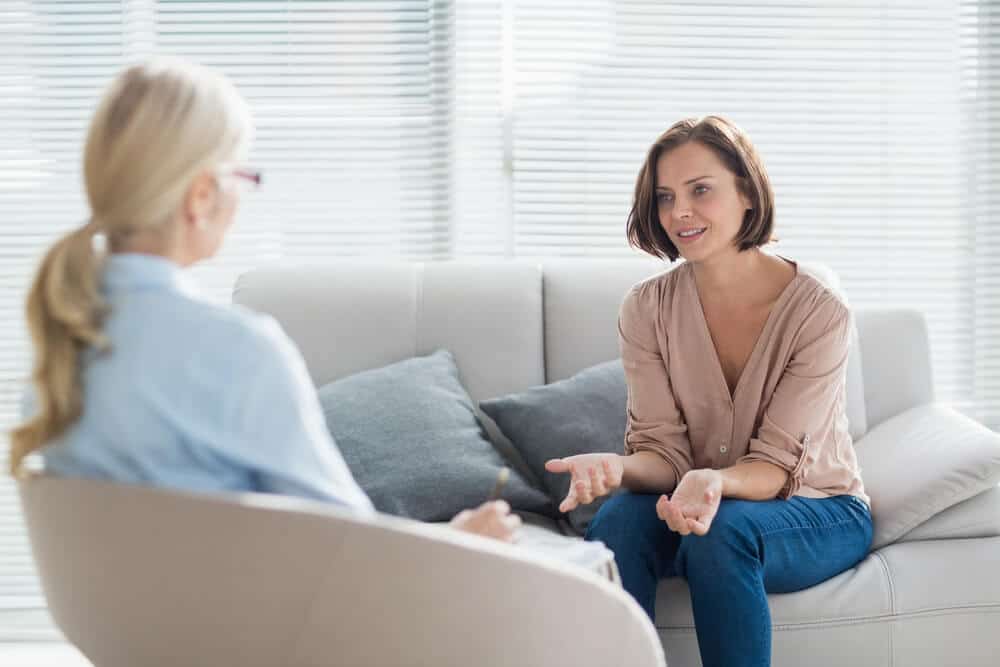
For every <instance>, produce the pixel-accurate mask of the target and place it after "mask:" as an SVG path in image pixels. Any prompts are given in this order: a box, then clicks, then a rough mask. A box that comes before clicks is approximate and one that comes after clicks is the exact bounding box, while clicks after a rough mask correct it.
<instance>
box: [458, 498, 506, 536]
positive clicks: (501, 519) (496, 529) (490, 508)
mask: <svg viewBox="0 0 1000 667" xmlns="http://www.w3.org/2000/svg"><path fill="white" fill-rule="evenodd" d="M451 527H452V528H456V529H458V530H461V531H464V532H466V533H472V534H473V535H479V536H481V537H491V538H493V539H494V540H500V541H501V542H513V541H514V540H515V539H516V538H517V529H518V528H520V527H521V517H519V516H518V515H516V514H511V512H510V505H508V504H507V501H505V500H492V501H489V502H486V503H483V504H482V505H480V506H479V507H477V508H475V509H471V510H463V511H461V512H459V513H458V514H456V515H455V518H453V519H452V520H451Z"/></svg>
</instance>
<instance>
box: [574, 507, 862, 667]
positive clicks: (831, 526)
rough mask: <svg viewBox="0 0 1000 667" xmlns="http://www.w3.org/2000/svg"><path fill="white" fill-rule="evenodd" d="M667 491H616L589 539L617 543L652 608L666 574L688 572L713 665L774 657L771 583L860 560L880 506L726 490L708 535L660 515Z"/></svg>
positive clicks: (804, 581)
mask: <svg viewBox="0 0 1000 667" xmlns="http://www.w3.org/2000/svg"><path fill="white" fill-rule="evenodd" d="M658 498H659V495H646V494H635V493H628V492H625V493H622V494H620V495H617V496H615V497H613V498H611V499H610V500H608V501H607V502H605V503H604V505H602V506H601V509H600V510H599V511H598V513H597V516H595V517H594V520H593V521H591V523H590V528H589V529H588V531H587V537H586V539H588V540H600V541H602V542H604V543H605V544H606V545H607V546H608V548H609V549H611V551H613V552H614V554H615V562H616V563H617V564H618V570H619V572H620V574H621V578H622V585H623V586H624V587H625V590H627V591H628V592H629V593H631V594H632V596H633V597H634V598H635V599H636V600H637V601H638V602H639V604H640V605H642V608H643V609H645V610H646V613H647V614H649V617H650V618H654V604H655V601H656V587H657V582H659V580H660V579H662V578H664V577H675V576H680V577H684V578H685V579H686V580H687V583H688V588H689V589H690V591H691V607H692V609H693V610H694V623H695V631H696V633H697V636H698V648H699V649H700V651H701V661H702V664H703V666H704V667H723V666H724V667H737V666H739V667H743V666H746V667H758V666H766V665H770V664H771V612H770V609H769V608H768V606H767V593H791V592H793V591H798V590H802V589H803V588H808V587H810V586H814V585H816V584H818V583H820V582H822V581H825V580H826V579H829V578H830V577H833V576H834V575H836V574H839V573H841V572H843V571H844V570H847V569H849V568H851V567H852V566H854V565H855V564H857V563H858V562H859V561H860V560H861V559H862V558H864V557H865V555H867V553H868V549H869V547H870V546H871V541H872V519H871V513H870V512H869V511H868V506H867V505H865V503H864V502H863V501H861V500H859V499H857V498H855V497H854V496H847V495H844V496H834V497H832V498H819V499H814V498H802V497H798V496H796V497H794V498H790V499H789V500H765V501H753V500H738V499H734V498H725V499H723V500H722V502H721V503H720V505H719V512H718V514H716V516H715V520H714V521H713V522H712V525H711V527H710V528H709V531H708V533H707V534H706V535H703V536H700V537H699V536H697V535H685V536H681V535H679V534H677V533H675V532H673V531H672V530H670V528H668V527H667V524H666V523H664V522H663V521H662V520H660V518H659V517H657V516H656V501H657V499H658Z"/></svg>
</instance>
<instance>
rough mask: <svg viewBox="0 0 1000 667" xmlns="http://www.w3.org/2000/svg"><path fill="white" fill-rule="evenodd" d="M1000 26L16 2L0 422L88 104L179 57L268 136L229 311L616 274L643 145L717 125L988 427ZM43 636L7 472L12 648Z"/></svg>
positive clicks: (866, 4)
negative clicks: (403, 277)
mask: <svg viewBox="0 0 1000 667" xmlns="http://www.w3.org/2000/svg"><path fill="white" fill-rule="evenodd" d="M998 4H1000V3H998V2H996V0H980V1H978V2H977V1H974V0H926V1H925V2H921V3H913V2H901V1H885V2H878V1H876V0H808V1H805V0H804V1H802V2H787V0H785V1H783V2H770V1H760V2H749V1H745V0H730V1H729V2H714V1H712V0H708V1H699V2H688V1H675V2H669V3H666V2H655V1H647V2H638V1H613V0H606V1H598V0H576V1H574V2H572V3H569V2H556V1H552V0H549V1H546V0H532V1H529V0H492V1H487V0H483V1H475V0H451V1H445V0H440V1H435V0H411V1H406V0H397V1H387V0H381V1H380V0H372V1H367V0H355V1H347V2H331V1H326V0H322V1H321V0H316V1H305V0H303V1H291V0H289V1H285V2H282V1H266V0H260V1H256V2H239V1H229V2H227V1H215V2H212V1H204V2H194V1H172V2H171V1H166V0H160V1H156V0H119V1H116V2H111V1H98V0H94V1H91V0H80V1H74V0H35V1H29V0H6V1H5V2H3V3H0V248H2V252H3V259H4V261H3V262H2V263H0V333H2V338H0V420H2V423H3V424H4V425H5V427H9V425H10V424H12V423H14V420H15V415H16V406H17V401H18V396H19V394H20V391H21V388H22V386H23V384H22V382H23V379H24V377H25V375H26V373H27V370H28V358H29V352H30V351H29V347H28V344H27V339H26V332H25V330H24V326H23V318H22V310H23V299H24V291H25V288H26V287H27V285H28V282H29V280H30V278H31V273H32V271H33V269H34V267H35V265H36V264H37V261H38V259H39V257H40V254H41V252H42V251H43V249H44V248H45V247H46V246H47V245H48V244H49V243H50V242H51V241H52V240H53V239H54V238H55V237H56V236H57V235H58V234H60V233H63V232H65V231H66V230H68V229H69V228H71V227H72V226H75V225H77V224H80V223H81V222H82V221H83V219H84V217H85V216H86V208H85V202H84V198H83V195H82V192H81V178H80V156H81V149H82V140H83V136H84V132H85V128H86V123H87V121H88V119H89V116H90V114H91V112H92V109H93V107H94V105H95V103H96V101H97V98H98V96H99V94H100V92H101V90H102V89H103V88H104V86H105V85H106V84H107V82H108V81H109V80H110V78H111V77H112V76H113V75H114V74H115V73H116V72H117V71H118V70H119V69H120V68H121V67H122V66H124V65H125V64H128V63H131V62H135V61H137V60H140V59H142V58H144V57H146V56H148V55H151V54H155V53H171V54H177V55H182V56H186V57H189V58H192V59H195V60H198V61H200V62H203V63H205V64H208V65H211V66H214V67H217V68H219V69H221V70H222V71H224V72H226V73H227V74H228V75H230V76H231V77H232V78H233V79H234V81H235V82H236V83H237V85H238V86H239V87H240V89H241V90H242V92H243V94H244V95H245V96H246V97H247V99H248V100H249V102H250V104H251V106H252V108H253V110H254V113H255V117H256V123H257V141H256V144H255V147H254V150H253V153H252V156H251V160H252V161H253V162H254V164H255V165H256V166H259V167H261V168H262V169H263V170H264V172H265V183H264V187H263V189H262V190H261V191H260V192H258V193H255V194H253V195H252V196H250V197H247V198H245V199H244V205H243V208H242V210H241V212H240V214H239V216H238V220H237V224H236V226H235V228H234V232H233V234H232V236H231V237H230V239H229V241H228V242H227V245H226V247H225V249H224V251H223V253H222V254H221V255H220V257H218V258H217V259H216V260H214V261H213V262H212V263H210V264H208V265H206V266H204V267H199V268H198V269H197V272H198V274H199V278H200V279H201V281H202V282H203V283H205V284H207V285H208V286H209V287H210V289H212V290H213V291H214V292H215V293H216V294H217V295H218V296H219V297H220V298H226V295H227V292H228V289H229V287H230V286H231V284H232V281H233V279H234V278H235V276H236V275H237V274H238V273H239V272H241V271H243V270H246V269H248V268H251V267H253V266H255V265H257V264H260V263H263V262H268V261H273V260H276V259H289V260H310V261H316V260H324V259H328V258H332V257H338V256H347V255H370V256H374V255H390V256H397V257H406V258H412V259H421V260H434V259H447V258H453V257H475V256H499V257H548V256H628V255H630V254H633V252H634V251H631V250H629V249H628V248H627V246H626V244H625V239H624V229H625V218H626V214H627V212H628V208H629V204H630V198H631V195H632V189H633V185H634V178H635V175H636V173H637V171H638V169H639V167H640V165H641V163H642V159H643V157H644V154H645V151H646V149H647V148H648V146H649V144H650V142H651V141H652V140H653V139H654V138H655V137H656V136H657V135H658V134H659V133H660V132H662V131H663V130H665V129H666V128H667V127H668V126H669V125H670V124H671V123H672V122H674V121H675V120H677V119H679V118H681V117H684V116H691V115H701V114H705V113H721V114H724V115H727V116H730V117H732V118H733V119H734V120H736V121H737V122H738V123H739V124H740V125H742V126H743V127H744V128H745V129H746V130H747V131H748V132H749V134H750V136H751V138H752V139H753V140H754V142H755V144H756V145H757V147H758V149H759V150H760V152H761V154H762V156H763V158H764V160H765V163H766V165H767V167H768V170H769V172H770V174H771V177H772V181H773V184H774V187H775V190H776V192H777V207H778V209H777V210H778V217H777V220H778V227H777V232H778V235H779V236H780V237H781V239H782V240H781V242H780V243H779V244H778V246H776V248H775V249H776V251H778V252H781V253H785V254H788V255H790V256H793V257H797V258H800V259H804V260H814V261H821V262H824V263H827V264H829V265H830V266H831V267H833V268H834V269H835V270H836V271H837V272H838V273H839V274H840V276H841V278H842V280H843V283H844V286H845V287H846V289H847V291H848V295H849V297H850V298H851V300H852V303H853V304H854V305H856V306H882V305H894V306H909V307H916V308H919V309H920V310H922V311H923V312H924V313H925V315H926V316H927V319H928V322H929V324H930V329H931V338H932V345H933V352H934V364H935V375H936V377H935V379H936V383H937V389H938V394H939V397H940V398H942V399H943V400H946V401H951V402H953V403H955V404H956V405H958V406H959V407H961V408H962V409H964V410H966V411H967V412H969V413H970V414H972V415H973V416H976V417H978V418H980V419H983V420H985V421H987V423H989V424H990V425H991V426H993V427H994V428H996V427H998V426H1000V316H998V315H997V313H998V312H1000V310H998V309H997V307H998V306H1000V270H998V269H996V268H994V267H995V266H996V265H997V262H998V261H1000V237H998V235H1000V232H997V231H995V230H994V229H992V228H991V225H990V219H991V216H992V214H993V212H994V211H995V209H996V206H997V203H998V195H1000V193H998V176H1000V175H998V173H997V168H996V157H995V156H996V154H997V150H998V149H1000V139H998V134H997V127H996V125H997V122H998V119H1000V116H998V113H997V108H996V103H997V100H998V83H1000V75H998V67H997V64H998V55H997V54H998V48H1000V27H998V26H1000V8H998ZM994 226H995V224H994ZM3 449H4V455H6V447H4V448H3ZM56 636H57V635H56V634H55V633H54V631H53V629H52V628H51V626H50V625H49V624H48V622H47V620H46V616H45V612H44V605H43V600H42V597H41V594H40V591H39V588H38V586H37V582H36V581H35V579H34V575H33V570H32V566H31V561H30V557H29V554H28V550H27V545H26V541H25V539H24V535H23V529H22V526H21V524H20V522H19V518H18V508H17V503H16V499H15V496H14V493H13V488H12V485H11V484H10V483H9V482H8V481H7V479H6V478H3V480H2V481H0V641H4V640H25V639H46V638H55V637H56Z"/></svg>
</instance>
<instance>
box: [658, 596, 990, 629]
mask: <svg viewBox="0 0 1000 667" xmlns="http://www.w3.org/2000/svg"><path fill="white" fill-rule="evenodd" d="M967 612H975V613H978V614H1000V604H997V603H992V602H984V603H979V604H968V605H956V606H953V607H937V608H928V609H918V610H914V611H908V612H905V613H902V614H875V615H871V616H843V617H841V618H836V619H825V620H821V621H810V622H805V623H778V624H775V625H774V626H773V629H775V630H785V631H795V630H810V629H814V628H828V627H831V628H832V627H838V626H845V625H864V624H867V623H894V622H896V621H898V620H907V619H910V618H938V617H943V616H952V615H955V614H961V613H967ZM656 629H657V630H664V631H668V632H677V631H694V626H693V625H671V626H656Z"/></svg>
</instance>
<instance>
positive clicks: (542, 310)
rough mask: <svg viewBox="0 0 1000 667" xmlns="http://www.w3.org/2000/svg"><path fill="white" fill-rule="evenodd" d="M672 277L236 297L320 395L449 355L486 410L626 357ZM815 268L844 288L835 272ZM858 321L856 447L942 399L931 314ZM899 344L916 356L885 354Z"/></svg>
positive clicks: (603, 267)
mask: <svg viewBox="0 0 1000 667" xmlns="http://www.w3.org/2000/svg"><path fill="white" fill-rule="evenodd" d="M670 268H671V266H670V265H668V264H665V263H663V262H657V261H653V260H644V259H627V260H602V259H569V260H551V261H546V262H545V263H544V264H540V263H537V262H526V261H514V262H504V261H478V262H470V261H463V262H435V263H427V264H420V263H406V262H372V261H361V260H349V261H338V262H337V263H335V264H331V265H328V266H282V265H276V266H270V267H264V268H261V269H257V270H255V271H251V272H249V273H247V274H244V275H243V276H241V277H240V278H239V280H238V281H237V284H236V288H235V291H234V295H233V297H234V300H235V301H236V302H237V303H240V304H243V305H246V306H248V307H250V308H253V309H255V310H258V311H261V312H266V313H269V314H271V315H273V316H274V317H275V318H276V319H277V320H278V321H279V322H280V323H281V325H282V326H283V327H284V329H285V331H286V332H287V333H288V334H289V335H290V336H291V338H292V339H293V340H294V341H295V343H296V344H297V345H298V347H299V348H300V349H301V351H302V353H303V356H304V357H305V359H306V363H307V365H308V367H309V369H310V373H311V374H312V377H313V380H314V381H315V382H316V384H317V385H322V384H325V383H326V382H329V381H331V380H334V379H336V378H339V377H342V376H344V375H349V374H351V373H355V372H357V371H360V370H365V369H368V368H376V367H379V366H383V365H386V364H389V363H392V362H395V361H400V360H402V359H406V358H408V357H412V356H415V355H423V354H428V353H430V352H432V351H434V350H435V349H437V348H441V347H444V348H447V349H449V350H451V352H452V353H453V354H454V355H455V359H456V362H457V364H458V367H459V370H460V372H461V376H462V382H463V384H464V385H465V386H466V388H467V389H468V390H469V393H470V394H471V395H472V397H473V398H474V399H476V400H483V399H487V398H494V397H497V396H501V395H503V394H507V393H511V392H516V391H523V390H525V389H527V388H528V387H531V386H535V385H539V384H543V383H545V382H553V381H555V380H560V379H563V378H566V377H569V376H570V375H572V374H574V373H576V372H578V371H580V370H583V369H584V368H587V367H589V366H592V365H594V364H597V363H600V362H602V361H607V360H609V359H615V358H617V357H618V355H619V350H618V338H617V326H616V324H617V318H618V309H619V307H620V305H621V300H622V297H623V296H624V295H625V293H626V291H627V290H628V289H629V287H631V286H632V285H634V284H635V283H637V282H639V281H640V280H642V279H644V278H647V277H649V276H651V275H654V274H656V273H659V272H662V271H666V270H670ZM803 268H804V269H805V270H807V271H809V272H810V273H812V274H813V275H816V276H817V277H820V278H821V279H822V280H823V281H824V282H826V283H827V284H830V285H831V286H832V287H834V288H837V284H836V283H837V278H836V276H835V275H834V274H833V273H832V272H830V271H829V270H828V269H826V268H825V267H822V266H820V265H815V264H803ZM893 313H896V314H895V315H893ZM855 314H856V320H857V325H858V331H860V332H862V334H863V335H864V334H866V335H867V336H868V337H869V340H868V341H862V340H860V339H859V335H858V334H857V332H855V334H854V336H853V339H852V345H851V352H850V358H849V363H848V381H847V414H848V419H849V422H850V428H851V434H852V435H853V436H854V437H855V438H856V439H857V438H860V437H861V436H862V435H863V434H864V433H865V432H866V431H867V429H868V428H869V427H870V426H873V425H875V424H877V423H879V422H881V421H883V420H884V419H886V418H888V417H890V416H892V415H893V414H897V413H898V412H901V411H902V410H903V409H906V408H907V407H912V406H913V405H917V404H919V403H921V402H926V401H927V400H930V399H929V397H930V395H931V389H930V357H929V351H928V347H927V342H926V331H925V329H924V325H923V320H922V318H921V317H920V315H919V313H915V312H912V311H881V310H879V311H857V310H856V311H855ZM863 324H864V326H863ZM897 342H902V343H903V344H904V345H905V346H906V347H905V350H900V349H884V348H886V347H889V348H893V347H894V346H896V345H897ZM867 355H871V357H872V360H871V367H870V368H868V367H867V365H866V364H867V360H865V357H866V356H867ZM901 355H902V356H901ZM898 362H905V363H898ZM901 387H905V388H904V389H902V392H901V391H900V388H901ZM901 393H902V395H901ZM866 405H867V407H866Z"/></svg>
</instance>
